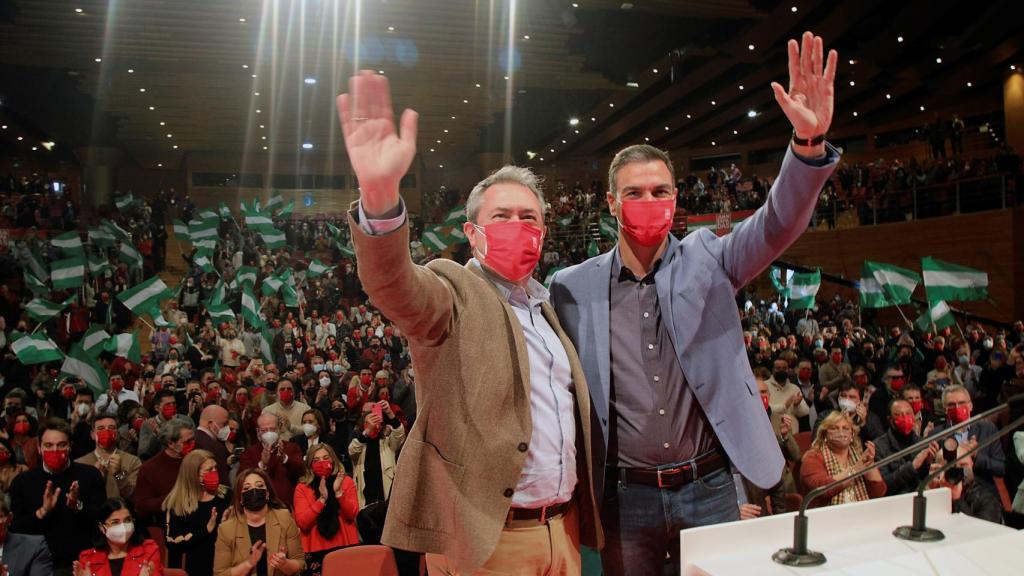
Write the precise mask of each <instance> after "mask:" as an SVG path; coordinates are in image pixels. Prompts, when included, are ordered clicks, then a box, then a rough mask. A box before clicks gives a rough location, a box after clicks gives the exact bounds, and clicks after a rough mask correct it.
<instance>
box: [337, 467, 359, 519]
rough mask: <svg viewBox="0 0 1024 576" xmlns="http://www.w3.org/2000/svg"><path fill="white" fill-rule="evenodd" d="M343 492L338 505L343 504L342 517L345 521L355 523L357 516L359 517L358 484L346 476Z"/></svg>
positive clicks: (342, 483) (342, 486)
mask: <svg viewBox="0 0 1024 576" xmlns="http://www.w3.org/2000/svg"><path fill="white" fill-rule="evenodd" d="M341 492H342V496H341V498H340V499H339V500H338V503H339V504H341V516H342V517H343V518H344V519H345V520H348V521H350V522H355V521H356V516H358V515H359V496H358V494H357V492H358V490H357V489H356V483H355V481H354V480H352V477H351V476H345V479H344V480H342V481H341Z"/></svg>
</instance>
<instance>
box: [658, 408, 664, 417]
mask: <svg viewBox="0 0 1024 576" xmlns="http://www.w3.org/2000/svg"><path fill="white" fill-rule="evenodd" d="M658 414H661V415H662V416H664V415H665V409H664V408H662V409H661V410H658Z"/></svg>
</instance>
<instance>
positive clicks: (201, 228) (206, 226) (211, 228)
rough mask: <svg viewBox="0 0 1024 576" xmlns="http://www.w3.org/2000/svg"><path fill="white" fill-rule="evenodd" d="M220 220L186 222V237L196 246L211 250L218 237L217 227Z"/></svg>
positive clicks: (215, 244) (214, 246) (215, 245)
mask: <svg viewBox="0 0 1024 576" xmlns="http://www.w3.org/2000/svg"><path fill="white" fill-rule="evenodd" d="M218 226H220V220H219V219H215V220H193V221H191V222H189V223H188V237H189V240H191V241H192V244H195V246H196V247H197V248H206V249H207V250H213V249H214V248H216V247H217V241H218V240H219V239H220V236H219V234H218V231H217V228H218Z"/></svg>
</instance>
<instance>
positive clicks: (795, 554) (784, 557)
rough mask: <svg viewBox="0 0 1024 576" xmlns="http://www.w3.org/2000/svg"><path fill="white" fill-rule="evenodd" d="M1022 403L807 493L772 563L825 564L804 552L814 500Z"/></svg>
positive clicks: (1004, 406)
mask: <svg viewBox="0 0 1024 576" xmlns="http://www.w3.org/2000/svg"><path fill="white" fill-rule="evenodd" d="M1022 402H1024V394H1017V395H1016V396H1014V397H1012V398H1010V399H1008V400H1007V401H1006V402H1005V403H1003V404H1000V405H999V406H996V407H995V408H992V409H990V410H986V411H984V412H982V413H981V414H978V415H975V416H972V417H971V418H968V419H967V420H964V421H963V422H961V423H959V424H957V425H955V426H952V427H950V428H947V429H945V430H943V431H941V432H936V433H934V434H932V435H931V436H929V437H927V438H922V439H921V440H920V441H918V442H917V443H915V444H912V445H910V446H907V447H906V448H904V449H902V450H900V451H899V452H894V453H893V454H890V455H889V456H887V457H885V458H883V459H881V460H879V461H878V462H875V463H874V464H872V465H871V466H868V467H866V468H864V469H863V470H861V471H859V472H857V473H856V474H852V475H850V476H847V477H846V478H843V479H841V480H835V481H833V482H829V483H828V484H826V485H824V486H820V487H818V488H815V489H814V490H811V491H810V492H808V493H807V496H805V497H804V501H803V503H802V504H801V505H800V511H799V512H798V513H797V515H796V516H794V517H793V546H792V547H790V548H780V549H779V550H778V551H777V552H775V554H772V560H774V561H775V562H776V563H777V564H783V565H785V566H798V567H800V566H820V565H822V564H824V563H825V555H824V554H822V553H821V552H815V551H813V550H808V549H807V507H808V505H810V503H811V502H813V501H814V500H815V499H817V498H818V497H819V496H821V495H822V494H825V493H826V492H828V491H829V490H832V489H833V488H836V487H837V486H840V485H842V484H846V483H848V482H851V481H853V480H856V479H857V478H860V477H861V476H863V475H865V474H867V473H868V472H870V471H872V470H875V469H878V468H881V467H883V466H885V465H887V464H889V463H891V462H895V461H897V460H899V459H901V458H903V457H905V456H906V455H908V454H911V453H913V452H916V451H919V450H921V449H923V448H924V447H925V446H928V445H929V444H931V443H932V442H936V441H941V440H945V439H946V438H947V437H949V436H952V435H954V434H956V433H957V432H958V431H960V430H961V429H963V428H966V427H968V426H970V425H971V424H974V423H975V422H978V421H980V420H984V419H986V418H988V417H989V416H992V415H994V414H998V413H1000V412H1002V411H1003V410H1006V409H1007V408H1009V407H1010V405H1011V404H1017V403H1022ZM922 492H923V490H922ZM921 498H922V499H924V496H923V495H922V496H921ZM922 508H923V507H922ZM922 524H923V520H922Z"/></svg>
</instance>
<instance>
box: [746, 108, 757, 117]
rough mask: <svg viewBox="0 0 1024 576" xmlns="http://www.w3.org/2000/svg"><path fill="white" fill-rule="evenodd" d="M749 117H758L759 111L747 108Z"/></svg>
mask: <svg viewBox="0 0 1024 576" xmlns="http://www.w3.org/2000/svg"><path fill="white" fill-rule="evenodd" d="M747 118H757V111H755V110H747Z"/></svg>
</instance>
